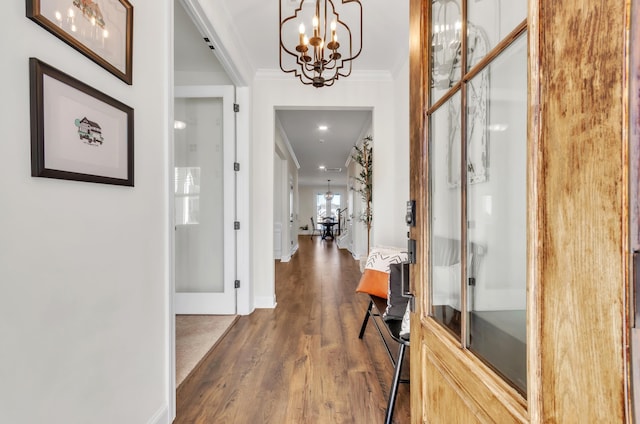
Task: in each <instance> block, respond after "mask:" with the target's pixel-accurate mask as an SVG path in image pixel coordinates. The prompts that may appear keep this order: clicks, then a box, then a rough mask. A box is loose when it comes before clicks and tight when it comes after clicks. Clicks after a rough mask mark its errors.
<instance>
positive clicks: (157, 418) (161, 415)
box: [147, 404, 173, 424]
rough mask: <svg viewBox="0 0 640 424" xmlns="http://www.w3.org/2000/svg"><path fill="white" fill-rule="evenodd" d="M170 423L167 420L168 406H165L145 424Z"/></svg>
mask: <svg viewBox="0 0 640 424" xmlns="http://www.w3.org/2000/svg"><path fill="white" fill-rule="evenodd" d="M172 421H173V420H171V419H169V406H168V405H166V404H165V405H162V406H161V407H160V409H158V410H157V411H156V413H155V414H153V415H152V416H151V418H149V420H148V421H147V424H170V423H171V422H172Z"/></svg>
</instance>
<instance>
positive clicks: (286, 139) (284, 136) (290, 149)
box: [276, 112, 300, 169]
mask: <svg viewBox="0 0 640 424" xmlns="http://www.w3.org/2000/svg"><path fill="white" fill-rule="evenodd" d="M276 128H277V130H278V131H279V132H280V136H282V141H283V142H284V145H285V146H286V147H287V151H288V152H289V154H290V155H291V159H292V160H293V163H294V164H295V165H296V169H300V162H298V158H297V157H296V154H295V152H294V151H293V147H291V142H289V137H287V133H286V132H285V131H284V128H282V123H281V122H280V119H279V118H278V113H277V112H276Z"/></svg>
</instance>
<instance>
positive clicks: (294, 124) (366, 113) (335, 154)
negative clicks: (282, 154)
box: [276, 109, 371, 185]
mask: <svg viewBox="0 0 640 424" xmlns="http://www.w3.org/2000/svg"><path fill="white" fill-rule="evenodd" d="M276 117H277V118H278V120H279V121H280V124H281V125H282V129H283V130H284V132H285V134H286V136H287V138H288V141H289V143H290V144H291V147H292V148H293V151H294V152H295V155H296V157H297V159H298V162H299V164H300V169H299V170H298V184H300V185H313V184H318V183H319V182H322V183H323V184H324V183H326V182H327V180H331V182H332V184H336V185H337V184H342V185H346V183H347V181H346V175H347V173H346V167H345V164H346V162H347V159H348V158H349V157H350V156H351V154H352V152H351V150H352V148H353V146H354V145H355V144H356V143H357V142H358V141H360V139H361V137H364V136H366V135H369V134H363V132H364V131H366V130H367V129H368V128H369V126H370V124H371V110H327V109H324V110H323V109H320V110H278V111H276ZM320 125H326V126H327V130H326V131H322V130H319V129H318V128H319V126H320ZM320 166H324V167H325V170H324V171H323V170H320V169H319V167H320ZM337 168H340V171H337Z"/></svg>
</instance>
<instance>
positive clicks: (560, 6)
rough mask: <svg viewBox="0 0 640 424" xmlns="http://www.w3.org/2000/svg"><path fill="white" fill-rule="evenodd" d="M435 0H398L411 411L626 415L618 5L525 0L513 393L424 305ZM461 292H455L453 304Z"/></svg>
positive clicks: (509, 417) (506, 416) (623, 114)
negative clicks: (412, 243) (521, 303)
mask: <svg viewBox="0 0 640 424" xmlns="http://www.w3.org/2000/svg"><path fill="white" fill-rule="evenodd" d="M435 3H436V1H434V0H411V13H410V16H411V18H410V19H411V20H410V31H411V41H410V46H411V50H410V52H411V53H410V54H411V58H410V74H411V77H410V93H411V99H410V102H411V117H410V122H411V132H410V136H411V153H410V154H411V167H412V171H411V176H412V177H411V178H412V180H411V195H412V198H413V199H415V200H416V205H417V214H416V216H417V225H416V226H415V227H413V228H412V229H411V234H410V235H411V238H413V239H415V240H416V241H417V255H416V258H417V263H416V264H415V265H414V266H413V267H412V272H411V278H412V283H411V284H412V289H413V291H414V294H415V296H416V301H415V311H414V313H413V314H412V316H411V403H412V422H414V423H427V422H428V423H473V422H497V423H510V422H532V423H549V422H551V423H574V422H575V423H583V422H607V423H619V422H620V423H622V422H631V413H630V410H631V407H630V402H629V397H628V393H629V392H630V391H629V382H628V378H627V374H628V372H627V370H628V367H629V358H628V351H627V348H626V346H627V340H628V335H629V324H628V322H629V317H628V304H629V299H630V298H629V295H628V276H627V274H628V268H629V261H628V258H629V240H628V239H629V236H628V224H627V220H628V213H629V212H628V211H629V208H628V196H629V193H628V189H627V183H628V177H627V172H628V130H627V129H628V104H627V98H628V96H627V93H628V81H627V77H626V75H628V73H627V70H628V64H627V52H628V39H627V32H626V29H627V28H628V21H629V16H630V15H629V9H630V5H629V2H619V1H613V0H607V1H595V0H584V1H577V0H572V1H566V2H542V1H540V0H534V1H529V3H528V12H527V19H526V21H525V23H524V25H526V32H527V44H528V61H527V79H528V93H527V99H528V100H527V103H528V112H527V124H526V126H527V130H526V133H527V136H526V149H527V151H526V156H527V165H526V167H527V170H526V175H527V183H526V197H527V212H526V228H527V231H526V290H527V295H526V317H527V324H526V368H527V371H526V375H527V385H526V390H525V391H524V393H523V391H522V390H518V388H517V387H516V386H515V385H514V384H512V382H509V381H508V379H505V378H504V377H503V375H502V373H500V372H496V370H495V368H494V367H492V366H490V364H487V363H486V361H483V360H481V359H480V358H479V357H478V356H477V355H475V354H474V353H473V352H472V351H470V350H469V349H467V348H466V344H467V342H468V338H467V337H466V335H465V333H464V331H465V330H461V332H462V335H461V336H460V337H458V338H456V337H455V335H452V332H451V331H449V330H447V329H446V328H444V327H443V326H442V325H441V324H440V323H439V322H438V320H437V319H434V317H433V313H432V309H431V307H432V296H431V293H430V284H431V281H430V278H431V277H430V275H431V274H430V273H431V270H430V266H431V265H430V264H431V263H432V262H433V260H434V258H433V254H432V252H431V251H430V249H431V243H430V240H431V237H432V234H431V232H432V231H433V230H432V228H430V221H429V214H430V207H431V201H432V199H431V198H430V194H429V190H430V185H429V184H430V181H429V178H430V170H429V163H430V162H429V155H430V150H429V149H430V143H429V133H430V128H429V116H428V114H429V108H430V106H431V101H430V99H429V96H430V86H431V84H432V82H431V81H432V80H431V78H430V75H429V72H428V70H429V68H430V66H431V64H430V60H431V53H430V50H429V46H430V44H431V42H432V39H431V34H430V28H431V13H432V6H433V5H434V4H435ZM440 3H442V2H440ZM502 3H503V4H504V2H502ZM497 48H499V46H498V47H497ZM465 78H466V77H465V76H462V80H463V83H465V82H467V81H468V80H465ZM470 78H471V77H469V79H470ZM462 154H464V152H463V153H462ZM465 178H466V176H465ZM463 203H464V201H463ZM463 206H464V205H463ZM464 231H466V230H464V229H463V230H462V232H463V236H464ZM463 280H464V278H463ZM467 301H468V299H467V298H466V297H465V295H464V290H463V294H462V304H466V302H467ZM465 325H466V323H465V322H464V318H463V322H462V326H463V327H464V326H465Z"/></svg>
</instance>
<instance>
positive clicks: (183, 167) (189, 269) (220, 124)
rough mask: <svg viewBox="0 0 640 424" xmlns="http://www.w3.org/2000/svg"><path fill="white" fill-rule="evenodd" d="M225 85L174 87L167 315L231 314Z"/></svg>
mask: <svg viewBox="0 0 640 424" xmlns="http://www.w3.org/2000/svg"><path fill="white" fill-rule="evenodd" d="M233 101H234V88H233V87H232V86H204V87H202V86H198V87H195V86H191V87H176V90H175V99H174V116H175V121H176V124H175V137H174V139H175V143H174V165H175V186H174V196H175V202H174V204H175V215H174V218H175V221H174V222H175V267H174V269H175V286H176V294H175V311H176V314H191V315H208V314H211V315H213V314H235V313H236V293H235V290H236V289H235V279H236V277H235V276H236V269H235V264H236V240H235V237H236V235H235V230H234V219H235V176H234V170H233V162H234V160H235V119H234V116H233V114H234V112H233Z"/></svg>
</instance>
